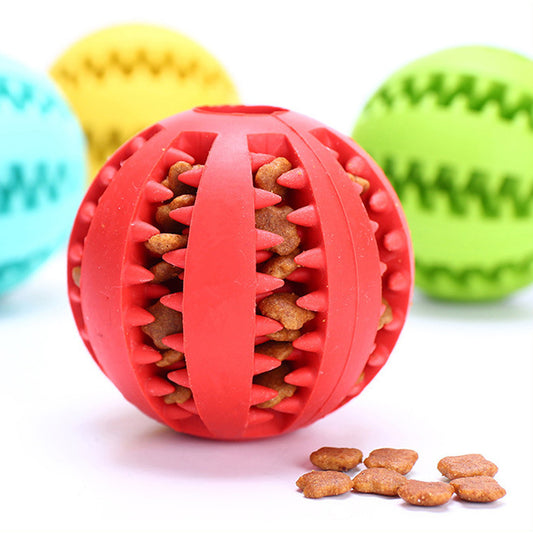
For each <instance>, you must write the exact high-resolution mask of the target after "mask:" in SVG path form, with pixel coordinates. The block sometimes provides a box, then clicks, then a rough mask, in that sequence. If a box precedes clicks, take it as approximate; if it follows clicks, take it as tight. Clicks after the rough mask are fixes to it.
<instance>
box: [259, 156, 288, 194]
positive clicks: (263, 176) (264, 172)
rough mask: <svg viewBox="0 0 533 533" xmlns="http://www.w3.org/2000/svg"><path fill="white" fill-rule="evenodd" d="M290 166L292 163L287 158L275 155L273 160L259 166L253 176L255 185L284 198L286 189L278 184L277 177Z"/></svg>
mask: <svg viewBox="0 0 533 533" xmlns="http://www.w3.org/2000/svg"><path fill="white" fill-rule="evenodd" d="M291 168H292V165H291V164H290V162H289V161H288V160H287V159H285V158H284V157H276V159H274V161H272V162H270V163H267V164H266V165H263V166H261V167H259V169H258V170H257V172H256V174H255V178H254V181H255V186H256V187H259V188H260V189H264V190H265V191H269V192H273V193H274V194H278V195H279V196H281V197H282V198H285V196H286V195H287V192H288V189H287V188H286V187H283V186H282V185H279V184H278V183H277V179H278V178H279V177H280V176H281V175H282V174H283V173H285V172H287V171H289V170H290V169H291Z"/></svg>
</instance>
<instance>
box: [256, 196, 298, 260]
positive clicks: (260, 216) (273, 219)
mask: <svg viewBox="0 0 533 533" xmlns="http://www.w3.org/2000/svg"><path fill="white" fill-rule="evenodd" d="M292 211H293V209H291V208H290V207H289V206H288V205H285V206H283V207H277V206H271V207H263V209H258V210H257V211H256V212H255V227H256V228H258V229H261V230H264V231H270V232H271V233H276V234H277V235H280V236H281V237H283V242H282V243H280V244H277V245H276V246H273V247H272V248H270V250H271V251H272V252H275V253H277V254H278V255H289V254H290V253H292V252H294V250H296V248H298V246H299V245H300V236H299V235H298V229H297V227H296V225H295V224H293V223H292V222H289V221H288V220H287V215H288V214H289V213H292Z"/></svg>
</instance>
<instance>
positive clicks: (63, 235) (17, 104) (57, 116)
mask: <svg viewBox="0 0 533 533" xmlns="http://www.w3.org/2000/svg"><path fill="white" fill-rule="evenodd" d="M0 128H1V130H2V142H1V143H0V293H2V292H5V291H7V290H10V289H11V288H13V287H14V286H16V285H17V284H18V283H20V282H21V281H23V280H24V279H25V278H27V277H28V276H29V275H30V274H31V273H32V272H33V271H34V270H35V269H36V268H37V267H38V266H39V265H41V264H42V263H43V262H44V261H45V260H46V258H47V257H48V256H49V255H50V254H52V253H53V252H54V251H55V249H56V248H57V247H58V246H60V245H61V244H64V243H65V242H66V240H67V237H68V231H69V228H70V227H71V225H72V222H73V220H74V215H75V212H76V208H77V206H78V204H79V202H80V200H81V197H82V190H83V185H84V181H85V172H86V169H85V145H84V141H83V136H82V132H81V129H80V127H79V125H78V123H77V120H76V118H75V117H74V115H73V114H72V113H71V111H70V110H69V108H68V106H67V104H66V102H65V100H64V99H63V98H62V97H61V95H60V94H59V92H58V91H57V89H56V88H55V87H54V86H53V84H52V83H51V81H50V80H48V79H47V78H46V77H45V76H42V75H41V74H38V73H35V72H32V71H31V70H30V69H28V68H26V67H24V66H23V65H20V64H18V63H15V62H13V61H11V60H9V59H7V58H0Z"/></svg>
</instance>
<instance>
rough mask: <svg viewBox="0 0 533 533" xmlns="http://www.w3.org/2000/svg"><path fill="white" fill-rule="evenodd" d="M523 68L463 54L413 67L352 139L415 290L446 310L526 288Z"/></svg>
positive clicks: (532, 103) (528, 127)
mask: <svg viewBox="0 0 533 533" xmlns="http://www.w3.org/2000/svg"><path fill="white" fill-rule="evenodd" d="M532 86H533V63H532V62H531V61H530V60H528V59H526V58H524V57H521V56H519V55H517V54H513V53H511V52H507V51H504V50H497V49H491V48H486V47H464V48H458V49H451V50H445V51H442V52H439V53H437V54H434V55H431V56H428V57H425V58H422V59H420V60H418V61H415V62H414V63H412V64H410V65H408V66H406V67H405V68H403V69H401V70H400V71H398V72H397V73H395V74H394V75H392V76H391V77H390V78H389V79H388V80H387V81H386V82H385V83H384V84H383V85H382V87H380V88H379V89H378V90H377V91H376V93H375V94H374V96H373V97H372V98H371V99H370V100H369V102H368V104H367V106H366V108H365V110H364V111H363V113H362V115H361V117H360V118H359V120H358V123H357V125H356V127H355V129H354V134H353V137H354V139H356V141H357V142H359V143H360V144H361V145H362V146H363V147H364V148H365V149H367V150H368V151H369V153H370V154H371V155H372V156H373V157H374V158H375V159H376V161H377V162H378V163H379V164H380V165H381V166H382V168H383V170H384V172H385V174H386V175H387V176H388V178H389V179H390V180H391V183H392V184H393V186H394V187H395V190H396V192H397V193H398V195H399V197H400V199H401V200H402V205H403V207H404V209H405V212H406V215H407V218H408V221H409V226H410V229H411V232H412V235H413V242H414V247H415V251H416V282H417V285H418V286H420V288H422V289H423V290H425V291H426V292H428V293H429V294H431V295H433V296H436V297H439V298H444V299H451V300H467V301H468V300H488V299H494V298H499V297H502V296H505V295H507V294H509V293H510V292H512V291H514V290H516V289H519V288H521V287H523V286H525V285H528V284H529V283H531V282H532V281H533V240H532V239H531V235H532V234H533V174H532V172H531V168H533V151H532V150H531V146H532V145H533V90H532Z"/></svg>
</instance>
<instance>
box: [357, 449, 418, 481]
mask: <svg viewBox="0 0 533 533" xmlns="http://www.w3.org/2000/svg"><path fill="white" fill-rule="evenodd" d="M417 459H418V454H417V453H416V452H415V451H414V450H406V449H396V448H379V449H377V450H374V451H372V452H370V455H369V456H368V457H367V458H366V459H365V461H364V462H365V466H366V467H367V468H373V467H382V468H389V469H390V470H396V472H399V473H400V474H403V475H405V474H407V472H409V471H410V470H411V468H413V465H414V464H415V463H416V461H417Z"/></svg>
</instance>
